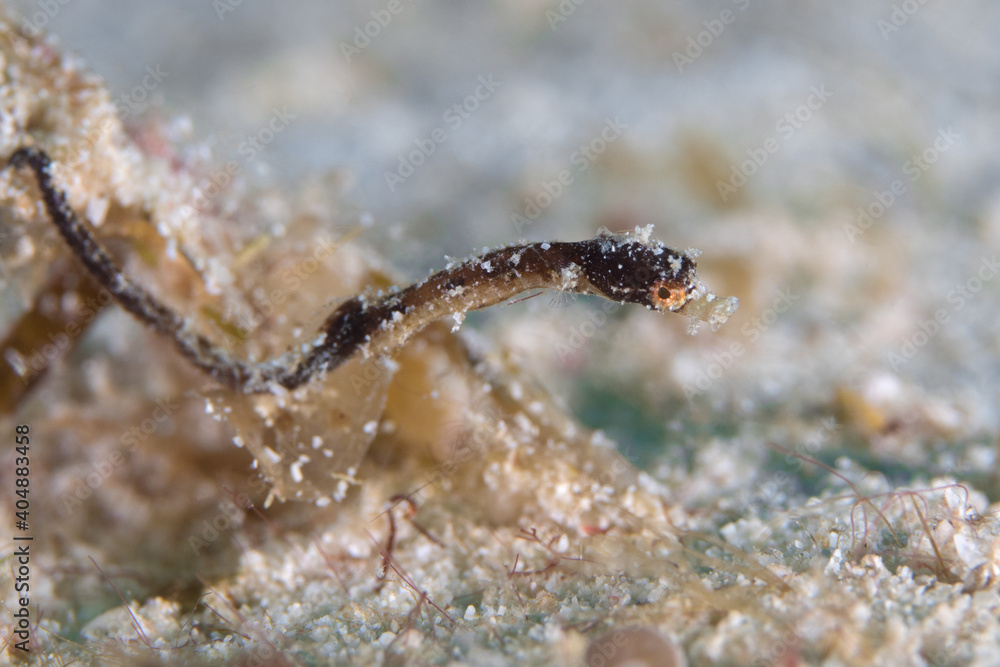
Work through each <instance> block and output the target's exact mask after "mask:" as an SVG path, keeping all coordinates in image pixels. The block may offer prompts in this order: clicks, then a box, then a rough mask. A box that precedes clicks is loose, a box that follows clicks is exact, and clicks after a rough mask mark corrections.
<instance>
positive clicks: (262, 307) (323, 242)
mask: <svg viewBox="0 0 1000 667" xmlns="http://www.w3.org/2000/svg"><path fill="white" fill-rule="evenodd" d="M338 247H340V244H339V243H338V242H337V241H335V240H333V239H331V238H330V237H328V236H320V237H319V239H318V241H317V244H316V247H315V249H313V253H312V257H306V258H303V259H300V260H298V261H296V262H295V264H293V265H292V266H291V267H289V268H287V269H285V270H284V271H282V272H281V286H280V287H275V288H274V289H272V290H271V291H270V292H266V293H265V292H263V291H262V292H261V294H259V295H258V294H257V293H252V294H251V298H250V301H251V303H250V312H244V314H241V315H239V316H237V317H235V318H233V317H230V319H233V320H236V322H235V324H236V331H235V335H236V337H237V338H239V339H241V340H246V339H247V338H249V337H250V336H251V335H252V334H253V332H254V331H256V330H257V329H258V328H259V327H260V325H261V324H263V323H264V322H265V321H266V320H267V319H268V318H269V317H271V316H272V315H274V314H275V313H277V312H278V307H279V306H281V305H282V304H283V303H285V301H286V300H287V299H288V295H289V294H294V293H295V292H297V291H298V290H299V289H300V288H301V287H302V285H304V284H305V283H306V282H307V281H308V280H309V278H310V276H312V275H313V274H314V273H316V272H317V271H319V267H320V266H322V265H323V263H324V262H325V261H326V260H327V259H329V258H330V257H332V256H333V254H334V253H335V252H336V251H337V248H338ZM227 315H228V314H227ZM227 333H229V334H230V335H233V331H232V330H230V329H227Z"/></svg>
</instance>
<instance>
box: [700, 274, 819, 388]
mask: <svg viewBox="0 0 1000 667" xmlns="http://www.w3.org/2000/svg"><path fill="white" fill-rule="evenodd" d="M799 298H800V295H799V294H796V293H795V292H793V291H792V290H790V289H781V290H778V292H777V294H776V295H775V297H774V300H773V301H772V302H771V305H770V306H769V307H767V308H765V309H764V311H763V312H761V314H760V315H758V316H756V317H754V318H753V319H751V320H750V321H749V322H747V323H746V324H744V325H743V327H742V328H741V329H740V333H741V334H742V335H743V336H744V337H745V338H746V340H747V343H746V344H744V342H743V341H741V340H734V341H732V342H731V343H729V346H728V347H726V348H725V349H723V350H722V351H721V352H713V353H712V362H711V363H710V364H709V365H708V366H706V367H705V368H703V369H702V370H700V371H698V373H697V374H696V375H695V376H694V377H693V378H691V379H689V380H688V381H687V382H685V383H684V386H683V390H684V398H686V399H688V400H690V399H692V398H694V397H695V396H698V395H700V394H703V393H705V392H706V391H708V388H709V387H711V386H712V384H713V383H714V382H715V381H716V380H718V379H719V378H721V377H722V376H723V375H724V374H725V372H726V371H727V370H729V369H730V368H732V366H733V364H735V363H736V360H737V359H739V358H740V357H742V356H743V355H744V354H746V351H747V350H748V349H749V345H753V344H754V343H756V342H757V341H758V340H760V337H761V336H763V335H764V334H765V333H766V332H767V330H768V329H770V328H771V327H772V326H773V325H774V323H775V322H777V321H778V318H779V317H780V316H781V314H783V313H786V312H788V309H789V308H791V306H792V304H793V303H795V302H796V301H798V300H799Z"/></svg>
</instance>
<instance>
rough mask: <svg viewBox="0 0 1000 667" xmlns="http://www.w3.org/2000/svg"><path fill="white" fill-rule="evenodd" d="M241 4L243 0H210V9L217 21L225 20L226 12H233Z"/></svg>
mask: <svg viewBox="0 0 1000 667" xmlns="http://www.w3.org/2000/svg"><path fill="white" fill-rule="evenodd" d="M242 4H243V0H212V9H214V10H215V15H216V16H217V17H219V21H220V22H221V21H225V20H226V14H229V13H231V12H235V11H236V8H237V7H239V6H240V5H242Z"/></svg>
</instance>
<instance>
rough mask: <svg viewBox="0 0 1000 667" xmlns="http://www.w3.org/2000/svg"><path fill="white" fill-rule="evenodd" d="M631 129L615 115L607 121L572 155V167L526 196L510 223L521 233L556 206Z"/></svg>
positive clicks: (542, 183) (570, 160) (570, 161)
mask: <svg viewBox="0 0 1000 667" xmlns="http://www.w3.org/2000/svg"><path fill="white" fill-rule="evenodd" d="M627 129H628V125H626V124H625V123H623V122H622V121H621V120H620V119H619V118H618V116H615V117H614V120H612V119H610V118H605V119H604V127H603V128H601V131H600V133H598V135H597V136H596V137H594V138H593V139H591V140H590V141H588V142H587V143H585V144H581V145H580V146H579V147H578V148H577V149H576V150H575V151H573V153H572V154H571V155H570V156H569V163H570V166H569V167H567V168H566V169H562V170H561V171H560V172H559V173H558V174H556V175H555V177H553V178H552V179H551V180H544V181H542V182H541V187H539V188H537V189H536V192H535V194H533V195H529V196H527V197H525V198H524V200H523V201H522V202H521V210H520V211H519V212H517V213H511V215H510V221H511V223H512V224H513V225H514V228H515V229H516V230H517V231H518V233H520V232H521V231H523V230H524V228H525V227H528V226H529V225H531V223H533V222H534V221H535V220H537V219H538V216H540V215H541V214H542V213H543V212H544V211H545V210H546V209H548V208H549V207H550V206H552V203H553V202H555V200H556V199H558V198H559V197H560V196H561V195H562V194H563V193H564V192H566V188H568V187H569V186H570V185H572V184H573V182H574V181H575V180H576V178H577V177H578V176H580V175H581V174H583V173H584V172H585V171H587V170H588V169H590V165H591V164H593V163H594V161H595V160H597V158H598V157H600V156H601V155H602V154H603V153H604V152H605V151H606V150H608V146H610V145H611V144H613V143H614V142H616V141H618V138H619V137H621V135H622V133H623V132H624V131H625V130H627Z"/></svg>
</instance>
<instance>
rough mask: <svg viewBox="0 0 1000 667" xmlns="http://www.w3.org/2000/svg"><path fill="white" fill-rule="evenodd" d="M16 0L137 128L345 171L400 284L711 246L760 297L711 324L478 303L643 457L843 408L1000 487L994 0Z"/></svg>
mask: <svg viewBox="0 0 1000 667" xmlns="http://www.w3.org/2000/svg"><path fill="white" fill-rule="evenodd" d="M11 4H12V5H13V6H14V7H15V8H17V9H18V10H19V11H20V12H21V14H22V15H23V16H24V17H26V18H25V20H27V21H29V26H28V27H27V29H31V28H40V29H44V30H46V31H50V32H51V33H52V34H54V35H55V36H57V37H58V38H59V39H60V40H61V42H62V44H63V46H64V48H65V49H66V50H67V51H70V52H73V53H76V54H78V55H79V56H80V57H81V58H82V59H83V60H84V61H85V62H86V64H87V65H88V66H89V67H90V68H91V69H92V70H93V71H95V72H96V73H97V74H99V75H100V76H102V77H104V78H105V79H106V81H107V84H108V87H109V88H110V90H111V92H112V94H113V95H114V96H115V97H116V98H117V101H116V104H118V105H119V108H120V115H121V116H123V117H126V122H127V123H129V124H130V125H131V127H132V128H133V130H134V132H135V133H136V135H139V134H141V133H142V132H145V131H147V130H148V128H150V127H155V128H157V131H159V132H162V134H163V135H164V136H166V137H167V138H168V139H169V140H171V141H174V142H176V143H177V145H178V146H181V149H180V150H182V151H187V155H190V154H192V153H197V154H198V156H199V159H202V160H205V161H207V164H213V163H214V164H217V165H218V166H219V168H221V167H222V165H224V164H225V163H226V162H227V161H230V160H235V161H236V162H237V163H238V164H239V165H240V171H241V175H240V177H241V178H242V179H244V182H245V184H246V187H255V186H257V185H265V184H266V185H273V184H275V183H277V184H281V185H287V186H288V187H289V189H291V190H293V189H294V188H295V187H296V185H297V184H298V183H300V182H301V181H304V180H305V181H313V182H314V181H317V180H319V181H324V180H325V181H327V182H328V183H329V184H330V187H331V188H336V189H338V190H339V191H340V192H341V193H342V197H343V198H344V200H345V201H346V202H349V206H348V207H346V209H345V213H344V216H345V218H344V224H345V226H350V225H358V224H361V225H363V226H364V231H363V235H362V239H363V240H365V241H366V242H367V243H369V244H370V245H372V246H374V247H376V248H377V249H378V250H379V251H380V252H381V253H382V254H383V255H384V256H385V257H387V258H388V260H389V262H391V264H392V266H394V267H395V269H396V270H397V272H398V275H399V277H400V279H401V280H405V281H409V280H413V279H417V278H419V277H422V276H423V275H424V274H425V273H426V272H427V271H430V270H432V269H435V268H440V267H441V266H442V265H443V264H444V262H445V256H459V257H460V256H464V255H466V254H468V253H470V252H473V251H476V250H478V249H479V248H481V247H483V246H492V245H496V244H500V243H507V242H512V241H515V240H517V239H520V238H526V239H531V240H541V239H579V238H585V237H587V236H590V235H592V234H593V233H594V232H595V231H596V230H597V229H598V228H599V227H600V226H602V225H605V226H608V227H610V228H611V229H615V230H619V229H629V228H633V227H635V226H636V225H646V224H655V225H656V232H655V234H656V236H657V237H658V238H660V239H662V240H664V241H665V242H666V243H667V244H668V245H672V246H676V247H680V248H687V247H697V248H699V249H701V250H702V251H703V253H704V254H703V255H702V258H701V264H700V266H701V274H702V277H703V279H704V280H705V282H706V283H707V284H708V285H709V286H710V287H712V288H714V289H715V291H716V292H717V293H720V294H723V295H735V296H737V297H739V298H740V300H741V303H742V305H741V308H740V311H739V313H738V314H737V316H736V317H734V318H733V320H731V321H730V323H729V324H727V325H726V326H725V327H723V328H722V329H721V330H720V331H719V332H717V333H715V334H711V333H707V332H702V333H701V334H699V335H698V336H697V337H694V338H692V337H689V336H687V335H686V333H685V323H684V322H683V321H682V320H680V319H679V318H672V317H668V318H659V317H656V316H653V315H652V314H650V313H645V312H635V311H634V309H621V310H617V309H610V310H608V309H605V308H603V305H602V304H600V303H597V302H592V301H591V300H588V299H575V300H574V299H565V298H558V297H553V296H552V295H542V296H539V297H537V298H533V299H529V300H527V301H526V302H523V303H520V304H517V305H513V306H509V307H501V308H496V309H492V310H491V311H488V312H485V313H481V314H476V315H475V316H474V317H470V318H469V320H468V326H467V331H468V330H471V331H472V332H473V333H472V334H471V335H472V336H473V337H474V338H475V337H480V338H484V339H488V340H490V339H491V340H493V341H495V343H496V344H499V345H500V346H501V347H502V348H503V349H507V350H509V351H511V353H512V354H513V355H514V357H515V358H516V359H517V360H518V361H519V362H520V363H522V364H524V365H526V366H527V367H529V368H530V369H532V373H533V374H534V375H536V376H537V377H538V378H539V380H540V381H541V382H543V383H545V384H547V385H548V386H549V387H550V388H552V389H553V392H554V393H555V394H556V395H557V396H558V397H560V399H561V400H563V401H564V402H565V404H566V405H567V407H568V408H569V409H571V410H572V411H573V412H574V413H575V414H577V416H579V417H580V418H581V419H582V420H583V421H584V422H585V423H587V424H588V425H590V426H594V427H600V428H603V429H605V430H607V431H609V432H610V434H611V435H612V436H613V437H615V438H616V439H617V440H618V441H619V443H620V444H621V445H622V446H623V448H624V449H625V450H626V451H631V452H632V453H633V454H634V456H633V460H636V461H637V462H640V463H649V460H650V458H651V457H652V458H656V456H664V455H666V456H668V458H669V455H668V454H664V452H663V450H662V449H656V448H660V447H662V443H663V442H664V438H665V437H667V436H669V434H670V433H672V432H676V433H678V434H680V435H677V436H676V438H674V439H675V440H677V441H678V442H679V446H680V448H681V450H680V451H684V448H683V445H684V437H683V432H684V431H685V428H686V426H685V425H686V424H688V423H691V422H692V421H693V422H695V423H703V424H708V425H710V426H711V427H712V428H716V427H718V428H723V427H724V425H725V423H731V424H732V426H733V428H736V426H737V425H745V424H747V423H751V424H753V423H756V422H757V421H758V420H761V421H765V420H766V421H768V423H769V424H771V425H774V424H780V422H781V416H782V415H787V416H794V417H795V419H796V420H803V419H804V421H805V422H806V423H808V424H811V425H816V424H819V423H820V422H819V419H821V418H822V417H824V416H833V417H835V418H836V419H838V423H839V424H848V425H850V426H851V427H852V429H854V431H853V432H855V433H856V434H858V435H860V436H861V441H860V445H859V449H858V450H856V451H853V452H852V457H853V458H855V459H858V458H859V457H860V458H865V457H866V456H867V455H868V454H872V455H873V456H872V460H870V461H867V464H868V465H870V466H871V467H874V468H879V469H882V470H883V471H884V472H886V474H891V473H892V472H893V470H894V469H895V466H896V465H897V464H898V463H899V462H901V461H902V462H904V463H905V464H906V465H911V466H914V467H915V468H911V469H909V470H908V471H904V472H903V473H902V478H904V479H905V478H909V477H911V476H912V474H913V470H914V469H919V470H924V469H926V470H927V471H928V472H930V473H936V472H946V473H956V474H965V475H972V476H975V477H976V478H977V479H980V480H981V483H982V486H983V487H984V488H983V490H985V491H986V492H987V493H988V494H990V495H991V496H993V495H995V494H994V488H993V483H992V482H991V481H989V480H990V479H991V478H992V468H993V467H994V464H995V459H996V452H995V449H996V431H997V422H998V415H997V411H996V403H997V392H998V389H1000V382H998V380H1000V368H998V365H997V361H996V360H997V355H996V352H997V337H996V335H995V332H996V327H995V325H996V318H995V316H994V314H995V312H996V305H997V295H998V293H1000V292H998V289H997V281H995V280H994V278H995V274H996V272H997V270H998V269H997V267H996V265H995V264H991V260H990V258H991V257H992V256H993V254H992V253H993V252H994V251H995V250H996V249H997V248H998V241H1000V198H998V186H997V183H998V177H1000V169H998V167H1000V160H998V151H997V150H996V149H997V146H998V138H1000V130H998V128H1000V122H998V121H1000V118H998V115H1000V105H998V104H997V102H998V95H1000V89H998V85H1000V84H998V82H1000V47H998V46H997V42H996V35H997V34H998V28H1000V7H998V6H996V5H995V4H994V3H988V2H975V1H971V0H970V1H960V2H955V3H948V4H940V3H923V2H920V1H919V0H906V1H899V2H894V3H893V2H876V3H870V2H856V1H851V2H844V3H836V4H830V3H824V2H817V1H808V2H777V3H775V2H771V3H764V2H756V1H754V0H738V1H726V2H655V3H650V2H633V1H624V2H616V3H602V2H596V1H595V0H562V1H561V2H558V1H556V0H549V1H542V0H498V1H495V2H457V1H450V2H449V1H435V2H411V1H410V0H386V1H379V0H374V1H372V2H356V1H351V0H349V1H346V2H340V3H336V5H329V4H328V3H319V2H309V3H283V4H281V5H280V6H274V5H270V4H266V3H257V2H252V1H251V0H244V1H242V2H240V1H239V0H214V1H209V0H198V1H191V0H188V1H179V2H173V3H169V5H162V6H161V5H156V6H152V5H151V6H145V5H144V6H142V7H140V6H138V5H135V4H134V3H128V2H124V1H121V0H107V1H104V2H89V3H76V2H68V3H66V4H59V3H44V2H34V1H31V0H17V1H15V2H12V3H11ZM50 5H51V6H50ZM560 179H561V180H560ZM990 267H992V268H990ZM963 290H964V291H963ZM935 323H936V324H935ZM776 415H777V421H775V416H776ZM719 424H723V426H719ZM908 429H909V430H908ZM671 437H673V436H671ZM738 445H739V446H743V445H746V442H744V443H741V444H740V443H738ZM956 445H959V446H958V447H957V448H956ZM651 448H654V450H653V451H650V449H651ZM687 454H689V455H693V452H692V451H691V450H690V449H688V451H687ZM829 458H830V460H832V459H833V454H831V455H830V457H829ZM675 463H676V462H675ZM664 474H665V475H669V473H668V472H665V473H664Z"/></svg>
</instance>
